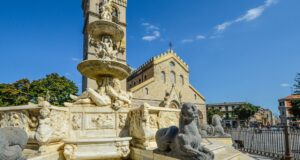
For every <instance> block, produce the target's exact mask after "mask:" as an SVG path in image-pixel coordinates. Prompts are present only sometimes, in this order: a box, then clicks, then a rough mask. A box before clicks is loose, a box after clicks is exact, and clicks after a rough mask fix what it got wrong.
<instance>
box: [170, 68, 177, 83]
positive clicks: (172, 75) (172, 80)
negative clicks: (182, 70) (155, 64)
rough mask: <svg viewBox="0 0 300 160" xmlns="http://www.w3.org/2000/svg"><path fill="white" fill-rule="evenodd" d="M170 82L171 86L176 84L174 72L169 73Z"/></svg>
mask: <svg viewBox="0 0 300 160" xmlns="http://www.w3.org/2000/svg"><path fill="white" fill-rule="evenodd" d="M170 80H171V83H172V84H175V83H176V73H175V72H174V71H171V74H170Z"/></svg>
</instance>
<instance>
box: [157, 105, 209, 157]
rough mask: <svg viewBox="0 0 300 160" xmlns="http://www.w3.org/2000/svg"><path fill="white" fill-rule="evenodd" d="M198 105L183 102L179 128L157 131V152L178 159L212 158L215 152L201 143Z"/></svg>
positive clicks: (173, 127)
mask: <svg viewBox="0 0 300 160" xmlns="http://www.w3.org/2000/svg"><path fill="white" fill-rule="evenodd" d="M197 112H198V110H197V107H196V106H194V105H193V104H190V103H185V104H183V106H182V108H181V112H180V118H179V128H178V127H176V126H171V127H170V128H162V129H160V130H158V131H157V133H156V136H155V139H156V143H157V147H158V148H157V149H156V150H155V152H157V153H159V154H164V155H167V156H171V157H174V158H178V159H182V160H185V159H189V160H212V159H214V154H213V153H212V152H211V151H209V150H208V149H207V148H205V147H204V146H202V145H201V134H200V131H199V130H200V128H199V127H200V126H199V121H198V113H197Z"/></svg>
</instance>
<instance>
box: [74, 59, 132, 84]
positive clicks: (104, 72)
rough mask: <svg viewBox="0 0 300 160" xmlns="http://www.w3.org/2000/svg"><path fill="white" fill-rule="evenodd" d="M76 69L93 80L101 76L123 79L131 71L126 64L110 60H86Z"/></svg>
mask: <svg viewBox="0 0 300 160" xmlns="http://www.w3.org/2000/svg"><path fill="white" fill-rule="evenodd" d="M77 69H78V71H79V72H80V73H81V74H82V75H84V76H86V77H88V78H90V79H94V80H97V79H101V77H115V78H118V79H119V80H123V79H125V78H127V77H128V76H129V74H130V72H131V69H130V67H128V66H127V65H126V64H124V63H120V62H117V61H110V60H86V61H83V62H81V63H80V64H79V65H78V66H77Z"/></svg>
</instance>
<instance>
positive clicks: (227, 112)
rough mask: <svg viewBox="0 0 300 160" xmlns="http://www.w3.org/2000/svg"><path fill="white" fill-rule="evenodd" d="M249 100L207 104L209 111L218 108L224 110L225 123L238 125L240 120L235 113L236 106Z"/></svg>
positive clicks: (225, 124)
mask: <svg viewBox="0 0 300 160" xmlns="http://www.w3.org/2000/svg"><path fill="white" fill-rule="evenodd" d="M245 104H247V102H224V103H211V104H207V105H206V108H207V111H208V110H210V109H218V110H220V111H221V112H223V113H224V114H223V125H224V126H226V127H237V126H238V122H237V120H236V115H235V114H234V113H233V110H234V109H235V108H239V107H242V106H243V105H245Z"/></svg>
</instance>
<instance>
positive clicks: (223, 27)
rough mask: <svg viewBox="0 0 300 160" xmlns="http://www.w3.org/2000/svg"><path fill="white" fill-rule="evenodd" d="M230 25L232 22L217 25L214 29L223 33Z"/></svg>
mask: <svg viewBox="0 0 300 160" xmlns="http://www.w3.org/2000/svg"><path fill="white" fill-rule="evenodd" d="M231 24H232V22H224V23H222V24H219V25H217V26H216V29H217V31H218V32H223V31H224V30H225V29H226V28H227V27H229V26H230V25H231Z"/></svg>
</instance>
